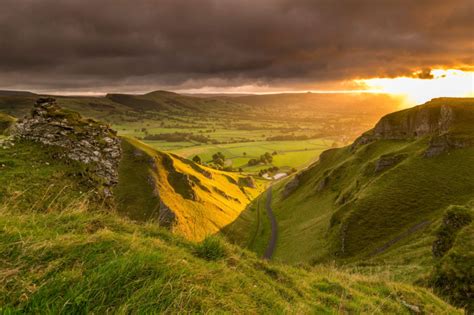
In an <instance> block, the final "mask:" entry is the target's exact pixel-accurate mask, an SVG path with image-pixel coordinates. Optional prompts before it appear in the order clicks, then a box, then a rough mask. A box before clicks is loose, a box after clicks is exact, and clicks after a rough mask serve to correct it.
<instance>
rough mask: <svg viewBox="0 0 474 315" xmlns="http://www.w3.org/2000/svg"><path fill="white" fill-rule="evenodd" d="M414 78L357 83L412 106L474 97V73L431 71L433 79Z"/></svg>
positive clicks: (415, 75)
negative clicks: (405, 101)
mask: <svg viewBox="0 0 474 315" xmlns="http://www.w3.org/2000/svg"><path fill="white" fill-rule="evenodd" d="M419 74H421V72H415V73H414V74H413V77H398V78H373V79H363V80H356V81H355V83H356V84H358V85H360V86H363V87H364V88H366V89H367V90H370V91H371V92H376V93H388V94H395V95H400V96H403V97H405V98H406V100H407V103H408V104H410V105H415V104H421V103H424V102H427V101H429V100H430V99H432V98H435V97H469V96H470V97H472V96H474V71H462V70H453V69H450V70H441V69H436V70H432V71H431V78H429V79H420V78H418V77H417V76H418V75H419Z"/></svg>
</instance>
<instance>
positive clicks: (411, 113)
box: [352, 99, 474, 157]
mask: <svg viewBox="0 0 474 315" xmlns="http://www.w3.org/2000/svg"><path fill="white" fill-rule="evenodd" d="M466 114H468V115H472V110H471V111H469V110H466V106H463V105H461V106H459V105H456V106H455V105H451V104H450V102H449V99H435V100H433V101H431V102H428V103H427V104H424V105H420V106H417V107H414V108H410V109H407V110H404V111H400V112H396V113H392V114H389V115H387V116H385V117H383V118H382V119H380V121H379V122H378V123H377V124H376V125H375V127H374V128H373V129H372V130H370V131H368V132H366V133H364V134H363V135H362V136H360V137H359V138H358V139H357V140H356V141H355V142H354V144H353V145H352V150H355V149H357V148H358V147H360V146H361V145H364V144H367V143H371V142H374V141H377V140H407V139H418V138H423V137H430V142H429V146H428V148H427V149H426V151H425V152H424V156H425V157H433V156H437V155H440V154H442V153H444V152H447V151H449V150H452V149H457V148H465V147H469V146H473V145H474V139H473V138H472V134H469V137H466V134H459V132H457V130H456V127H457V125H459V124H461V123H462V121H463V120H464V119H466V116H465V115H466Z"/></svg>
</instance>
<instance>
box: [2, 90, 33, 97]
mask: <svg viewBox="0 0 474 315" xmlns="http://www.w3.org/2000/svg"><path fill="white" fill-rule="evenodd" d="M35 95H38V94H35V93H32V92H29V91H9V90H0V96H35Z"/></svg>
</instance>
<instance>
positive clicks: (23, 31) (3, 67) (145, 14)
mask: <svg viewBox="0 0 474 315" xmlns="http://www.w3.org/2000/svg"><path fill="white" fill-rule="evenodd" d="M0 5H1V11H0V47H1V50H0V71H1V73H0V87H3V88H25V89H43V90H45V89H50V90H51V89H58V90H66V89H70V90H71V89H85V90H94V89H95V90H101V89H107V88H114V87H115V88H118V89H123V90H127V89H128V90H133V89H136V90H137V89H138V90H140V89H146V88H148V87H157V88H158V87H168V88H173V87H177V88H180V87H181V88H182V87H187V88H189V87H198V86H202V85H224V86H225V85H241V84H270V85H273V84H275V85H284V84H299V83H301V84H308V83H313V82H314V83H318V82H326V81H337V80H341V79H347V78H355V77H368V76H369V77H370V76H395V75H400V74H408V73H410V72H411V71H412V70H416V69H421V68H423V69H427V68H430V67H433V66H437V65H438V66H439V65H446V66H459V65H472V63H473V60H472V58H473V47H472V30H473V29H474V25H473V19H472V15H473V5H472V1H470V0H450V1H446V0H429V1H428V0H417V1H413V0H396V1H395V0H383V1H380V0H372V1H368V0H353V1H349V0H347V1H332V0H258V1H249V0H239V1H237V0H234V1H232V0H200V1H197V0H194V1H193V0H134V1H125V0H96V1H84V0H82V1H80V0H55V1H53V0H0ZM422 74H423V73H422ZM425 74H426V73H425ZM427 74H428V75H429V72H428V73H427Z"/></svg>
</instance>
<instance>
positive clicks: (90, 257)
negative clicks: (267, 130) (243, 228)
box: [0, 204, 461, 314]
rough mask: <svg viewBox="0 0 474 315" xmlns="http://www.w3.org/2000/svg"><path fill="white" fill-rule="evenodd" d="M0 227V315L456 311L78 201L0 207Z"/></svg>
mask: <svg viewBox="0 0 474 315" xmlns="http://www.w3.org/2000/svg"><path fill="white" fill-rule="evenodd" d="M0 226H1V227H2V230H1V233H0V250H1V252H2V264H0V276H1V279H2V281H1V282H0V312H2V313H15V312H20V313H106V312H112V313H115V312H119V313H129V312H133V313H150V312H151V313H154V312H163V313H188V312H189V313H206V312H231V313H241V312H245V313H282V312H287V313H294V312H296V313H319V314H322V313H328V314H330V313H335V312H349V313H353V312H357V313H358V312H362V313H373V314H386V313H397V314H410V313H411V312H412V311H413V310H416V311H423V312H426V313H437V314H441V313H449V314H461V312H460V311H459V310H456V309H455V308H453V307H451V306H449V305H447V304H446V303H444V302H443V301H441V300H440V299H439V298H437V297H436V296H434V295H433V294H432V293H431V292H429V291H428V290H426V289H422V288H417V287H414V286H411V285H408V284H401V283H395V282H391V281H386V280H385V279H383V278H380V277H371V276H362V275H357V274H349V273H344V272H340V271H338V270H337V269H334V268H332V267H307V268H306V269H302V268H295V267H289V266H284V265H278V264H273V263H267V262H264V261H261V260H260V259H258V258H257V257H256V256H255V255H254V254H252V253H249V252H246V251H242V250H240V249H238V248H236V247H234V246H231V245H229V244H226V243H225V242H224V241H222V240H219V239H207V240H206V241H205V242H203V243H201V244H193V243H189V242H187V241H184V240H183V239H181V238H177V237H175V236H173V235H171V234H169V233H168V232H167V231H165V230H163V229H160V228H159V227H157V226H156V225H154V224H137V223H133V222H131V221H128V220H126V219H123V218H119V217H117V216H116V215H114V214H111V213H108V212H102V211H100V210H99V209H94V208H90V209H88V208H87V207H86V206H85V205H84V204H73V205H71V206H70V207H67V208H62V209H61V210H59V209H57V210H54V211H48V212H34V211H30V210H28V209H25V208H21V207H16V206H12V205H10V206H4V205H2V206H0ZM45 227H47V228H45Z"/></svg>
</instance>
